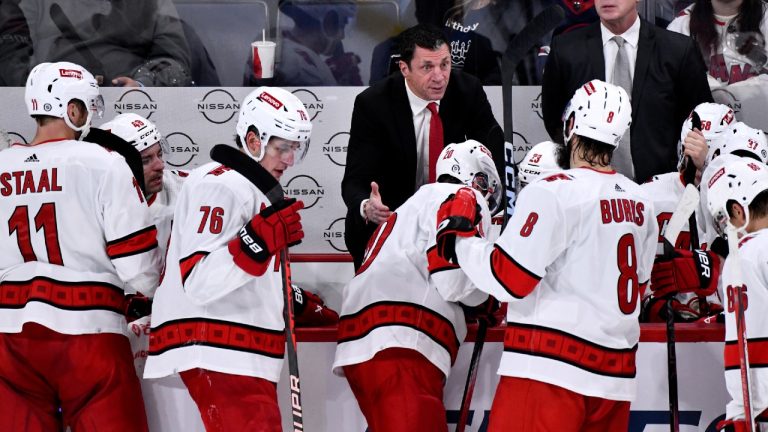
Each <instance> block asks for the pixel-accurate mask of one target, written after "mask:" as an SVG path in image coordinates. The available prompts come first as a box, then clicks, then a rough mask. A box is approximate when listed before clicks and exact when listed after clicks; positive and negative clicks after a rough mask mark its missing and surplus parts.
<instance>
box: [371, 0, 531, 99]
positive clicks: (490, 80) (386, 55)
mask: <svg viewBox="0 0 768 432" xmlns="http://www.w3.org/2000/svg"><path fill="white" fill-rule="evenodd" d="M540 7H541V4H540V2H531V1H515V2H509V1H500V0H452V1H447V0H439V1H432V0H429V1H427V0H416V1H415V14H416V20H417V22H419V23H420V24H432V25H436V26H439V27H442V28H443V32H444V36H445V38H446V40H447V41H448V42H449V43H450V49H451V59H452V61H453V65H452V67H453V68H455V69H460V70H463V71H464V72H466V73H468V74H470V75H475V76H476V77H478V78H479V79H480V81H481V82H482V83H483V84H484V85H498V84H501V71H500V60H501V58H500V57H501V55H502V54H503V53H504V51H506V49H507V45H508V43H509V41H510V40H512V38H514V36H515V34H517V32H519V31H520V30H521V29H522V28H523V27H525V25H526V24H527V22H528V21H529V20H530V19H531V18H533V17H534V16H535V15H536V13H537V12H538V11H539V8H540ZM398 44H399V42H398V40H397V37H392V38H389V39H387V40H385V41H383V42H381V43H380V44H379V45H377V46H376V48H374V50H373V58H372V60H371V79H370V84H374V83H376V82H378V81H381V80H382V79H384V78H385V77H386V76H387V75H389V74H391V73H393V72H397V71H398V70H399V68H398V67H397V62H396V61H392V60H391V58H392V56H393V55H394V56H397V55H399V53H398ZM536 51H538V47H536V49H535V50H534V51H533V53H535V52H536ZM533 53H532V54H531V55H530V56H526V57H525V58H524V59H523V61H522V62H521V63H520V64H519V65H517V68H516V69H515V75H514V77H513V83H514V84H516V85H536V84H539V82H540V81H539V79H538V78H537V71H536V56H535V55H534V54H533Z"/></svg>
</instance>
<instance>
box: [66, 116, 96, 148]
mask: <svg viewBox="0 0 768 432" xmlns="http://www.w3.org/2000/svg"><path fill="white" fill-rule="evenodd" d="M92 118H93V113H92V112H91V111H90V110H89V111H88V117H86V119H85V124H83V125H82V126H75V125H74V124H73V123H72V120H70V119H69V113H65V114H64V123H66V124H67V126H68V127H69V128H70V129H72V130H73V131H75V132H80V136H79V137H78V138H77V139H78V140H79V141H82V140H83V138H85V137H86V136H87V135H88V132H90V131H91V119H92Z"/></svg>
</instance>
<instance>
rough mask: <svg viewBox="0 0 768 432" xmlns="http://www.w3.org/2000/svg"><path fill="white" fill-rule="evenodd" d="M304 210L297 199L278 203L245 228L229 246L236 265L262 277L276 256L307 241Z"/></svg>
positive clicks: (262, 212)
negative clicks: (302, 210) (303, 223)
mask: <svg viewBox="0 0 768 432" xmlns="http://www.w3.org/2000/svg"><path fill="white" fill-rule="evenodd" d="M302 208H304V203H303V202H301V201H296V199H294V198H290V199H285V200H282V201H278V202H276V203H275V204H273V205H271V206H269V207H267V208H265V209H264V210H262V211H261V213H259V214H257V215H256V216H254V217H253V219H251V221H250V222H248V223H246V224H245V225H243V227H242V228H240V231H239V232H238V235H237V237H235V238H233V239H232V240H230V241H229V245H228V247H229V253H230V254H232V257H233V259H234V261H235V264H237V266H238V267H240V268H241V269H243V270H244V271H245V272H247V273H249V274H252V275H254V276H261V275H263V274H264V272H266V271H267V267H268V266H269V260H270V258H272V256H273V255H274V254H275V253H277V252H278V251H280V250H281V249H283V248H284V247H286V246H294V245H297V244H299V243H301V239H302V238H304V231H302V227H301V215H299V210H301V209H302Z"/></svg>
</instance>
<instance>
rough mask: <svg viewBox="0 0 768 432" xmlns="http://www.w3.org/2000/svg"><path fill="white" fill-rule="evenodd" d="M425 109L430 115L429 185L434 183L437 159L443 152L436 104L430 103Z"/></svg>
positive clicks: (441, 128) (441, 132)
mask: <svg viewBox="0 0 768 432" xmlns="http://www.w3.org/2000/svg"><path fill="white" fill-rule="evenodd" d="M427 109H429V111H430V112H431V113H432V118H431V119H430V120H429V183H434V182H435V166H436V165H437V157H438V156H440V152H441V151H443V121H442V120H440V114H439V113H438V112H437V104H436V103H434V102H430V103H429V104H428V105H427Z"/></svg>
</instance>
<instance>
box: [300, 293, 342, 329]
mask: <svg viewBox="0 0 768 432" xmlns="http://www.w3.org/2000/svg"><path fill="white" fill-rule="evenodd" d="M291 286H292V287H293V312H294V321H295V322H296V326H298V327H321V326H329V325H334V324H338V322H339V314H337V313H336V311H334V310H333V309H331V308H329V307H328V306H326V305H325V302H323V299H321V298H320V297H319V296H318V295H317V294H315V293H311V292H309V291H307V290H304V289H301V288H299V287H297V286H296V285H291Z"/></svg>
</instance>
